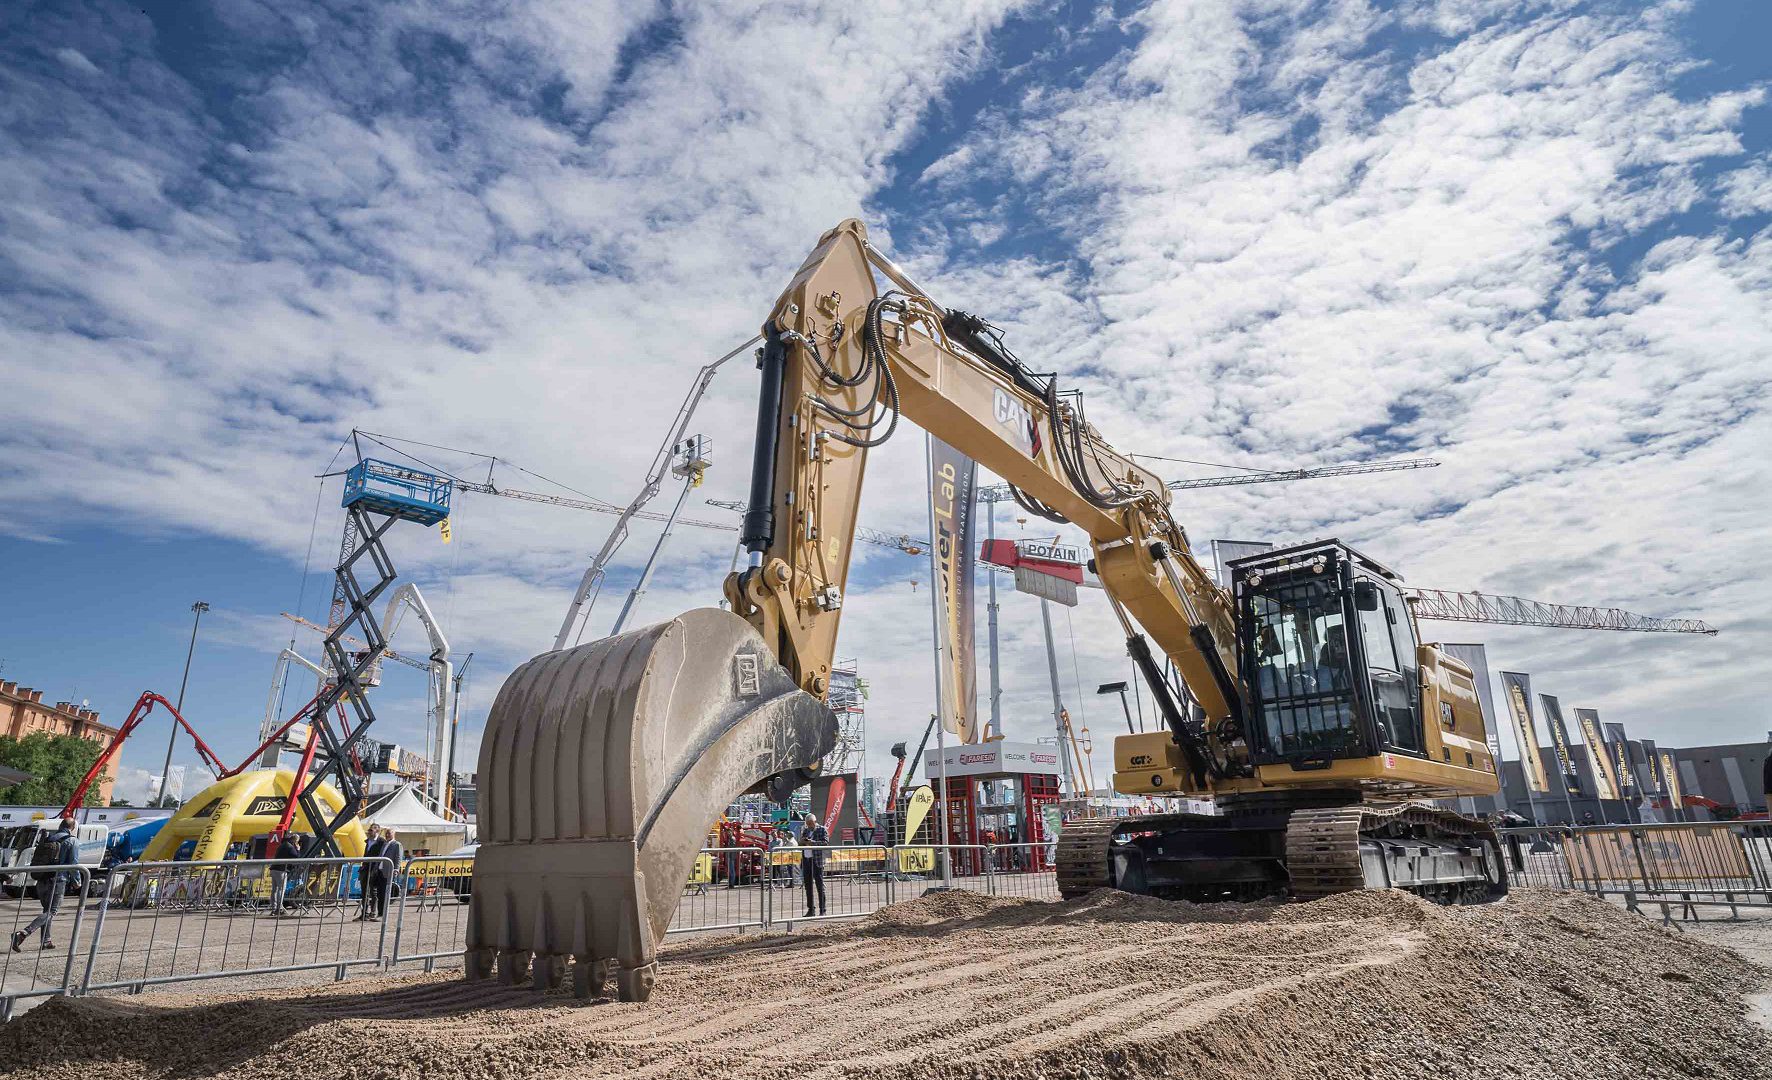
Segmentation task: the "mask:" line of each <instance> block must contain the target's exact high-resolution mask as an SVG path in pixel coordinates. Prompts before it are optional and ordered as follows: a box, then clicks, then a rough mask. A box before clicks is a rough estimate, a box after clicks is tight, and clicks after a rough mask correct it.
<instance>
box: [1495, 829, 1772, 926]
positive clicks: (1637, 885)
mask: <svg viewBox="0 0 1772 1080" xmlns="http://www.w3.org/2000/svg"><path fill="white" fill-rule="evenodd" d="M1502 839H1503V848H1504V851H1505V854H1506V857H1507V861H1508V870H1509V872H1510V874H1512V875H1513V878H1514V881H1515V883H1516V884H1523V885H1549V886H1551V887H1554V888H1565V889H1577V890H1580V891H1582V892H1587V893H1590V894H1592V895H1594V896H1597V897H1600V898H1602V899H1604V898H1606V897H1610V896H1616V897H1618V898H1619V899H1621V900H1623V901H1624V904H1625V906H1626V907H1628V908H1630V909H1631V910H1633V911H1636V910H1639V909H1640V908H1641V906H1642V905H1645V904H1647V905H1652V906H1656V907H1659V908H1660V910H1661V917H1662V921H1663V922H1670V921H1672V919H1673V913H1674V911H1675V910H1676V909H1678V911H1679V913H1680V917H1681V918H1687V919H1696V918H1698V909H1699V908H1701V907H1727V908H1729V910H1730V914H1731V916H1738V915H1739V914H1740V912H1741V911H1742V910H1743V909H1746V910H1772V825H1768V824H1767V823H1766V822H1762V821H1746V822H1744V821H1716V822H1702V823H1695V824H1686V823H1666V824H1640V825H1583V826H1579V827H1576V828H1569V827H1566V826H1565V827H1556V828H1534V829H1504V830H1502Z"/></svg>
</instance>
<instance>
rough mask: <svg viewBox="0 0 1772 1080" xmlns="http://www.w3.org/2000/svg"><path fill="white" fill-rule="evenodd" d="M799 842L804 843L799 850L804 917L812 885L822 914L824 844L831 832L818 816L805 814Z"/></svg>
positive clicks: (809, 907) (808, 910)
mask: <svg viewBox="0 0 1772 1080" xmlns="http://www.w3.org/2000/svg"><path fill="white" fill-rule="evenodd" d="M800 842H801V844H802V845H804V846H803V847H802V848H801V850H800V880H801V881H802V882H804V883H805V885H806V917H807V918H808V919H810V918H812V890H813V888H814V887H817V889H818V914H820V915H823V914H824V855H825V852H824V845H826V844H828V843H830V842H831V834H830V833H829V832H827V831H825V827H824V826H823V825H820V824H819V823H818V818H816V817H814V816H813V815H811V814H807V815H806V828H805V829H803V830H801V833H800Z"/></svg>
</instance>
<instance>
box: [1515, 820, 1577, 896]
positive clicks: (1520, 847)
mask: <svg viewBox="0 0 1772 1080" xmlns="http://www.w3.org/2000/svg"><path fill="white" fill-rule="evenodd" d="M1569 843H1570V840H1569V830H1568V829H1566V828H1562V827H1560V826H1559V827H1554V828H1552V827H1543V828H1529V829H1502V830H1501V854H1502V861H1503V862H1504V863H1506V864H1507V878H1508V885H1509V887H1511V888H1515V889H1520V888H1526V887H1537V888H1545V889H1572V888H1574V887H1575V879H1574V875H1573V873H1572V872H1571V870H1570V865H1569V851H1568V847H1567V845H1568V844H1569Z"/></svg>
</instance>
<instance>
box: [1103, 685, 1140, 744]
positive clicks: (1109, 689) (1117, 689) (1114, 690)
mask: <svg viewBox="0 0 1772 1080" xmlns="http://www.w3.org/2000/svg"><path fill="white" fill-rule="evenodd" d="M1095 692H1096V693H1097V694H1119V695H1120V711H1121V712H1123V713H1125V714H1126V734H1128V735H1136V734H1138V732H1136V731H1134V730H1132V709H1131V707H1130V706H1128V705H1127V704H1126V684H1125V683H1123V682H1104V683H1102V684H1101V685H1100V686H1098V687H1096V688H1095Z"/></svg>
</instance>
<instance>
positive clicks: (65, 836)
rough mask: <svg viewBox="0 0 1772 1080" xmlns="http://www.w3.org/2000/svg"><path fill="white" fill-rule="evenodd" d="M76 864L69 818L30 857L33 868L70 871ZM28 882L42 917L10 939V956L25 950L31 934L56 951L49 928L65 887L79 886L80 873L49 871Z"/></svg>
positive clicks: (76, 849)
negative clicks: (46, 867)
mask: <svg viewBox="0 0 1772 1080" xmlns="http://www.w3.org/2000/svg"><path fill="white" fill-rule="evenodd" d="M79 861H80V845H79V844H78V843H77V842H75V840H74V819H73V818H71V817H68V818H62V820H61V826H60V828H59V830H58V831H57V832H54V833H51V834H50V835H49V836H47V837H44V838H43V840H41V841H39V842H38V844H37V850H36V851H34V852H32V853H31V865H32V866H70V867H71V866H74V865H76V864H77V863H79ZM31 880H32V881H33V882H35V883H36V885H37V902H38V903H39V904H41V905H43V913H42V914H40V915H38V916H37V917H36V918H34V919H32V920H31V921H30V922H28V923H26V924H25V928H24V929H23V930H20V931H18V932H17V933H15V934H13V935H12V951H13V952H18V951H19V949H21V948H23V947H24V944H25V941H26V940H28V939H29V938H30V936H31V931H33V930H35V931H38V932H40V933H41V934H42V935H43V942H42V946H41V947H42V948H45V949H53V948H55V942H53V941H51V940H49V924H50V923H51V922H53V921H54V919H55V916H56V913H57V912H59V911H60V910H61V906H62V896H63V895H65V894H66V892H67V888H68V886H69V885H70V884H74V885H76V886H77V885H78V884H79V882H80V871H78V870H51V871H48V872H40V873H34V874H32V875H31Z"/></svg>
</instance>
